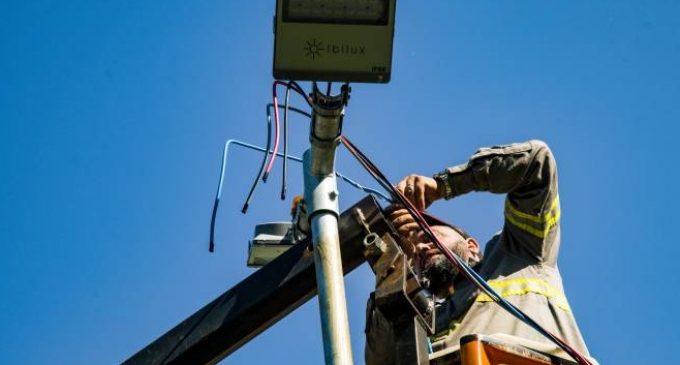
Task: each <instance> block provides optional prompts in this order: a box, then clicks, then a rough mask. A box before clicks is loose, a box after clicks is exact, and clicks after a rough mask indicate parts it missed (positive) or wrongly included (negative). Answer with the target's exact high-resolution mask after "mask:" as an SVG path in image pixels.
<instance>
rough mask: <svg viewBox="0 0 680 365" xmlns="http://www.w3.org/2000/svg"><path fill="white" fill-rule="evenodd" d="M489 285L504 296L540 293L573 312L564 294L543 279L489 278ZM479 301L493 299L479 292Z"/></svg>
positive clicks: (565, 309)
mask: <svg viewBox="0 0 680 365" xmlns="http://www.w3.org/2000/svg"><path fill="white" fill-rule="evenodd" d="M488 283H489V285H490V286H491V287H492V288H494V289H495V290H496V291H497V292H498V294H499V295H500V296H501V297H502V298H507V297H511V296H519V295H525V294H529V293H533V294H539V295H542V296H544V297H546V298H548V299H549V300H550V301H551V302H552V303H553V304H555V305H556V306H557V307H559V308H561V309H562V310H564V311H566V312H571V309H570V308H569V303H568V302H567V298H566V297H565V296H564V294H563V293H562V292H561V291H559V290H557V289H556V288H555V287H553V286H552V285H550V284H548V282H546V281H545V280H542V279H532V278H519V279H507V280H489V282H488ZM475 301H477V302H491V301H493V299H491V297H489V296H488V295H487V294H484V293H482V294H479V295H478V296H477V298H476V299H475Z"/></svg>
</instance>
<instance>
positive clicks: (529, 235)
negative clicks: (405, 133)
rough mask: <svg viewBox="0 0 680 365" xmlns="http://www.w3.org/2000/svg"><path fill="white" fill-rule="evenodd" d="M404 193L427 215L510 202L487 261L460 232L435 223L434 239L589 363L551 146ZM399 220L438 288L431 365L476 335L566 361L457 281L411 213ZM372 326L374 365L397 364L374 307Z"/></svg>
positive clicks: (409, 184)
mask: <svg viewBox="0 0 680 365" xmlns="http://www.w3.org/2000/svg"><path fill="white" fill-rule="evenodd" d="M397 188H398V189H399V190H400V191H401V192H402V193H403V194H404V195H405V196H406V198H407V199H409V200H410V201H411V202H413V203H414V205H415V206H416V207H417V208H418V209H420V210H423V209H425V208H427V207H428V206H429V205H430V204H432V203H433V202H434V201H437V200H440V199H451V198H454V197H457V196H460V195H462V194H465V193H468V192H471V191H489V192H493V193H504V194H507V196H506V201H505V223H504V227H503V230H502V231H501V232H499V233H498V234H496V235H495V236H494V237H493V238H492V239H491V240H490V241H489V242H488V243H487V244H486V248H485V252H484V255H483V256H482V255H480V248H479V245H478V243H477V241H476V240H475V239H474V238H472V237H470V236H469V235H468V234H467V233H465V231H463V230H462V229H460V228H458V227H456V226H453V225H446V224H445V223H443V222H431V224H433V223H434V226H433V230H434V231H435V234H437V235H438V238H439V239H440V241H442V243H443V244H445V245H446V246H447V247H449V248H450V249H451V250H453V251H454V252H455V253H456V254H457V255H458V256H459V257H460V258H461V259H463V261H465V262H467V263H468V264H469V265H471V266H473V267H474V269H475V270H476V271H477V272H478V273H479V274H480V275H481V276H482V277H483V278H484V279H486V280H487V281H488V282H489V284H490V285H491V286H492V287H494V289H496V291H497V292H498V293H499V294H500V295H501V296H502V297H503V298H505V299H506V300H507V301H509V302H511V303H512V304H514V305H515V306H517V307H518V308H519V309H521V310H522V311H524V312H525V313H526V314H528V315H529V316H530V317H532V318H533V319H534V320H536V321H537V322H538V323H539V324H540V325H541V326H543V327H544V328H546V329H547V330H548V331H550V332H552V333H554V334H556V335H557V336H558V337H560V338H562V339H563V340H565V341H566V342H567V343H568V344H569V345H570V346H571V347H573V348H574V349H576V350H577V351H578V352H580V353H581V354H583V355H588V350H587V348H586V345H585V343H584V341H583V338H582V337H581V334H580V332H579V329H578V327H577V325H576V321H575V319H574V316H573V314H572V312H571V309H570V308H569V304H568V302H567V299H566V297H565V295H564V291H563V289H562V279H561V277H560V273H559V270H558V268H557V256H558V252H559V247H560V223H559V220H560V204H559V197H558V192H557V167H556V164H555V160H554V158H553V155H552V153H551V152H550V149H549V148H548V146H547V145H546V144H545V143H543V142H541V141H529V142H525V143H518V144H512V145H507V146H496V147H491V148H482V149H480V150H478V151H477V152H476V153H475V154H474V155H473V156H472V157H471V158H470V160H469V161H468V162H467V163H465V164H462V165H458V166H455V167H451V168H448V169H446V170H445V171H443V172H441V173H439V174H436V175H434V177H433V178H429V177H425V176H418V175H411V176H408V177H406V178H404V179H403V180H402V181H401V182H400V183H399V184H398V185H397ZM390 219H391V220H392V221H393V223H394V225H395V227H396V228H397V229H398V231H399V232H400V233H401V234H402V235H403V236H404V237H405V238H407V240H408V241H410V242H411V243H412V246H411V247H407V248H406V250H405V251H406V252H407V254H410V255H411V256H412V258H413V259H412V262H413V266H414V267H415V270H416V271H418V272H420V273H421V275H423V276H424V277H426V278H428V279H429V281H430V289H431V290H432V291H433V292H434V293H435V294H436V296H437V298H438V302H439V304H438V306H437V323H436V332H437V333H436V334H435V335H434V336H433V337H431V338H430V341H431V345H432V350H433V352H434V353H433V354H432V355H431V358H435V357H437V354H438V353H439V354H440V353H443V352H450V351H451V350H452V349H456V348H458V347H459V340H460V338H461V337H463V336H465V335H469V334H485V335H493V334H506V335H512V336H516V337H519V338H522V339H525V340H528V341H529V342H531V341H535V342H536V343H540V344H541V345H543V346H546V347H544V348H543V349H544V350H545V351H548V352H553V353H557V354H559V351H558V350H556V349H554V348H553V347H551V345H549V340H547V339H545V338H544V337H543V336H541V335H540V334H539V333H538V332H536V331H535V330H534V329H532V328H530V327H529V326H527V325H526V324H524V323H522V322H520V321H519V320H517V319H516V318H515V317H513V316H512V315H511V314H509V313H507V312H505V310H504V309H502V308H501V307H500V306H498V305H497V304H496V303H493V302H492V301H491V298H489V297H488V296H487V295H485V294H483V293H480V292H479V290H477V289H476V288H475V287H474V286H473V285H472V284H470V283H469V282H467V281H466V280H465V279H464V278H462V277H461V276H462V275H457V272H456V270H455V269H454V267H453V266H452V265H450V264H449V263H448V261H447V260H446V258H444V257H443V255H442V254H441V253H439V251H438V250H437V249H436V248H434V246H433V245H432V243H431V242H429V240H428V239H427V238H426V237H425V235H424V234H423V233H422V232H421V231H420V229H419V227H418V226H417V224H416V223H415V221H414V220H413V218H412V217H411V216H410V214H408V212H406V210H404V209H399V208H398V207H393V208H392V210H391V213H390ZM409 251H410V252H409ZM366 320H367V324H366V337H367V338H366V352H365V357H366V363H367V364H390V363H393V362H394V354H393V350H392V348H391V346H390V344H391V341H392V337H391V336H392V333H391V328H390V326H389V323H387V321H386V320H385V318H384V317H383V316H382V314H381V313H380V312H379V311H378V310H377V309H376V308H375V307H374V305H373V303H372V302H371V301H370V300H369V304H368V308H367V319H366ZM560 355H561V356H565V355H564V354H560Z"/></svg>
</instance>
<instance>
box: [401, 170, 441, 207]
mask: <svg viewBox="0 0 680 365" xmlns="http://www.w3.org/2000/svg"><path fill="white" fill-rule="evenodd" d="M397 190H399V191H400V192H401V193H402V194H404V196H405V197H406V199H408V200H409V201H410V202H411V203H413V205H415V207H416V208H417V209H418V210H424V209H425V208H427V207H429V206H430V204H432V203H433V202H434V201H435V200H439V199H441V198H443V197H444V194H443V192H442V190H443V189H442V187H439V186H437V181H436V180H435V179H432V178H429V177H427V176H420V175H409V176H407V177H405V178H404V179H403V180H401V181H400V182H399V184H397Z"/></svg>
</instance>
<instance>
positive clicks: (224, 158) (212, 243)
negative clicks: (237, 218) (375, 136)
mask: <svg viewBox="0 0 680 365" xmlns="http://www.w3.org/2000/svg"><path fill="white" fill-rule="evenodd" d="M268 106H269V107H271V106H273V105H272V104H269V105H268ZM290 110H293V111H295V112H299V113H301V114H303V115H305V116H307V117H310V115H309V114H306V113H305V112H304V111H301V110H299V109H296V108H290ZM268 111H269V110H268ZM269 115H270V117H271V114H269ZM232 143H233V144H235V145H238V146H241V147H245V148H249V149H251V150H255V151H260V152H265V154H264V155H265V156H267V155H268V154H272V152H273V151H271V150H267V149H264V148H262V147H259V146H256V145H253V144H250V143H245V142H241V141H239V140H236V139H230V140H228V141H227V142H226V143H225V144H224V150H223V152H222V166H221V168H220V179H219V181H218V183H217V193H216V194H215V202H214V203H213V209H212V217H211V219H210V243H209V246H208V251H210V252H214V251H215V222H216V220H217V208H218V206H219V204H220V199H221V198H222V184H223V182H224V174H225V172H226V168H227V156H228V155H229V147H230V146H231V144H232ZM276 156H277V157H283V154H282V153H277V154H276ZM286 159H288V160H292V161H295V162H302V159H301V158H300V157H296V156H291V155H288V156H286ZM261 173H262V169H260V172H259V174H261ZM259 174H258V176H257V177H256V180H255V181H254V182H253V185H252V186H251V188H250V193H249V195H248V199H247V200H246V204H244V207H245V208H246V209H247V203H248V201H249V200H250V197H251V196H252V192H253V191H254V190H255V186H257V183H258V181H259ZM335 175H336V176H337V177H339V178H340V179H342V180H343V181H345V182H346V183H348V184H350V185H351V186H353V187H355V188H357V189H359V190H362V191H364V192H366V193H368V194H370V195H372V196H375V197H377V198H380V199H382V200H384V201H386V202H390V203H391V202H392V200H391V199H390V198H389V197H387V196H386V195H385V194H383V193H382V192H380V191H378V190H375V189H371V188H368V187H365V186H363V185H361V184H359V183H358V182H356V181H354V180H352V179H351V178H349V177H347V176H345V175H343V174H342V173H340V172H339V171H336V172H335ZM241 211H242V212H243V210H241ZM244 213H245V212H244Z"/></svg>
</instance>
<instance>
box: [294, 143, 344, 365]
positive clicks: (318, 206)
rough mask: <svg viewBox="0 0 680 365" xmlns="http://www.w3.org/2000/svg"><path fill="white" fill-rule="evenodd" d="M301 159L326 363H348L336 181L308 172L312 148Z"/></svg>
mask: <svg viewBox="0 0 680 365" xmlns="http://www.w3.org/2000/svg"><path fill="white" fill-rule="evenodd" d="M303 160H304V164H305V168H304V171H305V201H306V202H307V206H308V208H310V209H309V210H310V211H311V212H312V216H311V218H310V220H311V222H310V223H311V228H312V242H313V244H314V265H315V270H316V282H317V290H318V292H319V311H320V314H321V329H322V334H323V343H324V353H325V359H326V364H343V365H344V364H347V365H350V364H352V348H351V344H350V337H349V320H348V318H347V304H346V299H345V283H344V279H343V274H342V257H341V256H340V237H339V235H338V216H337V214H338V213H337V212H338V191H337V181H336V178H335V174H331V175H326V176H313V175H311V174H310V166H311V161H310V160H311V150H307V151H306V152H305V154H304V156H303Z"/></svg>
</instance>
